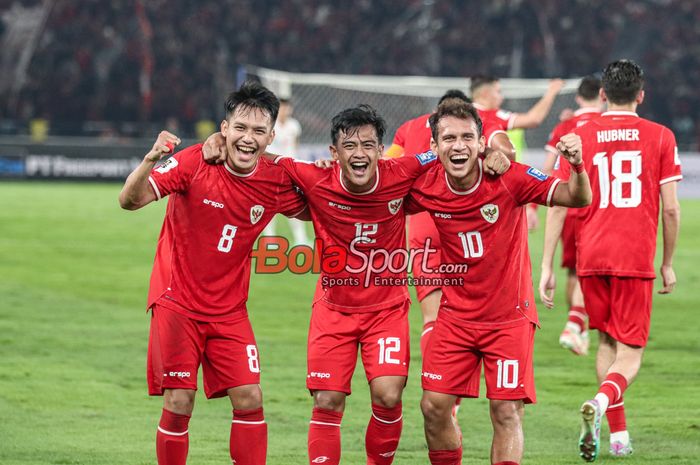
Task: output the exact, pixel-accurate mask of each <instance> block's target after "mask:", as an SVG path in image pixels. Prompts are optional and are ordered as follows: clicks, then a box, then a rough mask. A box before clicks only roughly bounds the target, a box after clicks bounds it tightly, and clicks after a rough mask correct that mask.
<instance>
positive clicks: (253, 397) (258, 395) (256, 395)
mask: <svg viewBox="0 0 700 465" xmlns="http://www.w3.org/2000/svg"><path fill="white" fill-rule="evenodd" d="M228 394H229V397H230V398H231V404H232V405H233V408H235V409H237V410H254V409H258V408H261V407H262V405H263V396H262V389H260V386H259V385H257V384H251V385H247V386H239V387H235V388H233V389H229V393H228Z"/></svg>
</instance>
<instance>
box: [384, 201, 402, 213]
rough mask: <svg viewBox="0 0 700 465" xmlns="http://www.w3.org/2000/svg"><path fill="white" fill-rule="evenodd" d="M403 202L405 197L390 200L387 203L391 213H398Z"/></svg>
mask: <svg viewBox="0 0 700 465" xmlns="http://www.w3.org/2000/svg"><path fill="white" fill-rule="evenodd" d="M402 204H403V199H395V200H392V201H391V202H389V203H388V204H387V205H388V207H389V213H391V214H392V215H396V213H397V212H398V211H399V209H400V208H401V205H402Z"/></svg>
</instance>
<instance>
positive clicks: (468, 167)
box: [430, 115, 485, 188]
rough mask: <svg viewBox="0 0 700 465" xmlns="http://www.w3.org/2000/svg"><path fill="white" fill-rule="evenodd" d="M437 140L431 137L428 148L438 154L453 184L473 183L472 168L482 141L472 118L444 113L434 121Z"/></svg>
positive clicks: (466, 184)
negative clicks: (444, 114) (435, 122)
mask: <svg viewBox="0 0 700 465" xmlns="http://www.w3.org/2000/svg"><path fill="white" fill-rule="evenodd" d="M436 132H437V136H436V137H437V139H431V141H430V146H431V149H432V150H433V151H434V152H436V153H437V154H438V156H439V157H440V162H441V163H442V166H444V167H445V171H446V172H447V176H448V177H449V178H450V181H451V182H452V184H454V186H455V187H460V188H464V187H470V186H471V185H473V184H474V181H475V180H476V176H477V174H478V173H477V170H475V169H474V167H475V166H476V163H477V160H478V158H479V153H481V152H483V151H484V145H485V140H484V137H483V136H481V135H479V128H478V126H477V124H476V121H475V120H474V119H473V118H472V117H467V118H460V117H457V116H450V115H446V116H443V117H442V118H440V119H439V120H438V122H437V131H436Z"/></svg>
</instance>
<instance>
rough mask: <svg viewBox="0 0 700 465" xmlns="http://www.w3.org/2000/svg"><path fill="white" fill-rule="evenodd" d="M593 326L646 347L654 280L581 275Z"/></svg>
mask: <svg viewBox="0 0 700 465" xmlns="http://www.w3.org/2000/svg"><path fill="white" fill-rule="evenodd" d="M579 279H580V281H581V289H582V290H583V300H584V301H585V302H586V311H587V312H588V318H589V325H590V327H591V328H593V329H597V330H599V331H603V332H604V333H607V334H609V335H610V336H611V337H612V338H613V339H615V340H616V341H620V342H622V343H623V344H627V345H630V346H637V347H644V346H645V345H646V344H647V339H648V338H649V325H650V323H651V300H652V296H653V294H654V280H653V279H641V278H624V277H618V276H581V277H580V278H579Z"/></svg>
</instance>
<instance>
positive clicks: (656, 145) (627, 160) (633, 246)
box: [560, 111, 683, 278]
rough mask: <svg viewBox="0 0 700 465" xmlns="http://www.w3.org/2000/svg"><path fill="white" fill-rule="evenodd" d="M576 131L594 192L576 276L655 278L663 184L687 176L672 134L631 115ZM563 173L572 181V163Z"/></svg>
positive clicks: (584, 216)
mask: <svg viewBox="0 0 700 465" xmlns="http://www.w3.org/2000/svg"><path fill="white" fill-rule="evenodd" d="M575 132H576V133H577V134H579V135H580V136H581V140H582V143H583V162H584V164H585V167H586V171H588V176H589V177H590V180H591V189H592V190H593V201H592V203H591V205H590V206H589V207H586V208H584V209H582V210H581V211H580V214H579V227H580V236H579V239H578V242H577V245H578V255H577V270H576V271H577V274H578V275H579V276H591V275H611V276H627V277H633V278H654V277H655V276H656V275H655V273H654V254H655V253H656V233H657V228H658V224H659V196H660V186H661V185H662V184H665V183H667V182H674V181H680V180H681V179H682V178H683V176H682V175H681V162H680V159H679V158H678V148H677V147H676V138H675V137H674V135H673V132H671V130H670V129H668V128H667V127H665V126H662V125H660V124H657V123H654V122H652V121H649V120H646V119H644V118H640V117H639V116H637V114H636V113H633V112H628V111H608V112H606V113H603V115H602V116H601V117H599V118H596V119H594V120H592V121H590V122H588V123H587V124H586V125H584V126H582V127H580V128H578V129H576V130H575ZM560 171H561V173H562V178H563V179H567V178H568V176H569V173H570V167H569V164H568V163H561V166H560Z"/></svg>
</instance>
